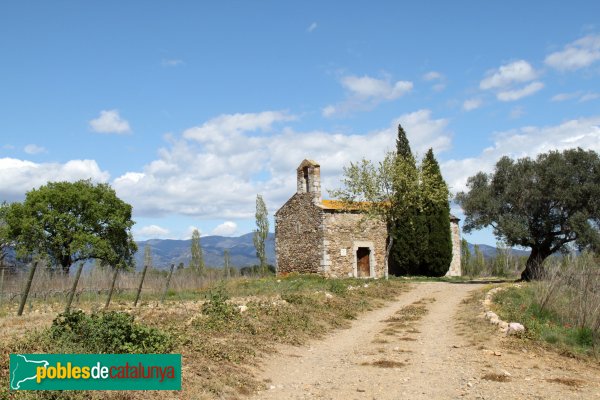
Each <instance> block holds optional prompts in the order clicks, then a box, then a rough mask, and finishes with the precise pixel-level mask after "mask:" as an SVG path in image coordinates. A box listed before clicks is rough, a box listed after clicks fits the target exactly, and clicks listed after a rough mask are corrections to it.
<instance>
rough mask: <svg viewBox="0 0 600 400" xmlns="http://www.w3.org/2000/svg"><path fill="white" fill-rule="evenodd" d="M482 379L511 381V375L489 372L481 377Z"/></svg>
mask: <svg viewBox="0 0 600 400" xmlns="http://www.w3.org/2000/svg"><path fill="white" fill-rule="evenodd" d="M481 379H485V380H486V381H494V382H510V377H508V376H507V375H504V374H494V373H489V374H485V375H484V376H482V377H481Z"/></svg>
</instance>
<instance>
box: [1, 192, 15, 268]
mask: <svg viewBox="0 0 600 400" xmlns="http://www.w3.org/2000/svg"><path fill="white" fill-rule="evenodd" d="M8 209H9V206H8V204H7V203H6V202H2V204H0V268H2V267H4V260H5V258H6V256H7V255H8V249H9V248H10V246H11V245H12V244H13V241H12V240H11V239H10V237H9V231H8V225H7V223H6V213H7V212H8Z"/></svg>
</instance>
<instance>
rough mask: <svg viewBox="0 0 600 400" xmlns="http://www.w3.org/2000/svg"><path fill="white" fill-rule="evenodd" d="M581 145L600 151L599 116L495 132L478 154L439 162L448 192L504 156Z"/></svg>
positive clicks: (456, 190) (463, 185) (459, 187)
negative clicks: (486, 145) (551, 124)
mask: <svg viewBox="0 0 600 400" xmlns="http://www.w3.org/2000/svg"><path fill="white" fill-rule="evenodd" d="M576 147H581V148H583V149H586V150H594V151H596V152H598V151H600V116H598V117H593V118H582V119H576V120H570V121H566V122H564V123H562V124H560V125H555V126H547V127H536V126H525V127H522V128H519V129H514V130H510V131H506V132H501V133H498V134H496V135H495V140H494V145H493V146H491V147H488V148H486V149H484V150H483V151H482V152H481V153H480V154H479V155H478V156H476V157H473V158H466V159H462V160H449V161H446V162H443V163H441V169H442V173H443V174H444V177H445V179H446V181H447V182H448V184H449V186H450V188H451V191H452V192H453V193H456V192H458V191H461V190H465V189H466V183H467V178H468V177H469V176H473V175H475V174H476V173H477V172H478V171H483V172H492V171H493V168H494V165H495V164H496V162H497V161H498V160H499V159H500V158H501V157H502V156H504V155H507V156H509V157H512V158H521V157H536V156H537V155H538V154H540V153H545V152H548V151H550V150H559V151H562V150H566V149H571V148H576Z"/></svg>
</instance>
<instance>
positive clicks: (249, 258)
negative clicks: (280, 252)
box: [135, 233, 275, 269]
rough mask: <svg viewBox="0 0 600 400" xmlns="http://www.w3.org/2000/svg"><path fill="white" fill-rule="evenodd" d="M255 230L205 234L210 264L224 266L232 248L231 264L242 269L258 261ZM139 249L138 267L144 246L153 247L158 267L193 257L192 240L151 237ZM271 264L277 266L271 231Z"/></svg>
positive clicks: (203, 242) (204, 247)
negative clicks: (228, 235) (239, 233)
mask: <svg viewBox="0 0 600 400" xmlns="http://www.w3.org/2000/svg"><path fill="white" fill-rule="evenodd" d="M252 237H253V233H247V234H245V235H242V236H239V237H225V236H203V237H201V238H200V245H201V247H202V253H203V255H204V262H205V263H206V265H207V266H209V267H222V266H223V252H224V251H225V250H226V249H228V250H229V255H230V257H231V264H232V265H233V266H235V267H238V268H241V267H245V266H250V265H255V264H258V258H257V257H256V249H255V248H254V242H253V240H252ZM136 243H137V245H138V251H137V253H136V254H135V261H136V266H137V268H138V269H139V268H141V267H142V266H143V263H144V248H145V247H146V245H149V246H150V249H151V251H152V263H153V265H154V267H155V268H158V269H164V268H168V267H169V266H170V265H171V264H175V265H178V264H179V263H180V262H182V263H183V264H184V265H185V266H188V265H189V263H190V260H191V257H192V256H191V252H190V248H191V245H192V241H191V240H171V239H150V240H145V241H140V242H136ZM266 252H267V263H269V264H273V265H275V234H273V233H269V236H268V237H267V243H266Z"/></svg>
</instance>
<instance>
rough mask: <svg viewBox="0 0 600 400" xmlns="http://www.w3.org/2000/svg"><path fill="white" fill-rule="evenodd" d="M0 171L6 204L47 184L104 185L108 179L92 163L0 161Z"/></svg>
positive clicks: (0, 192)
mask: <svg viewBox="0 0 600 400" xmlns="http://www.w3.org/2000/svg"><path fill="white" fill-rule="evenodd" d="M0 171H2V173H1V174H0V200H6V201H18V200H22V199H23V198H24V196H25V192H27V191H29V190H31V189H37V188H38V187H40V186H42V185H45V184H46V183H47V182H53V181H69V182H74V181H77V180H80V179H91V180H92V181H94V182H107V181H108V179H109V177H110V175H109V173H108V172H106V171H102V170H101V169H100V167H99V166H98V164H97V163H96V161H94V160H71V161H69V162H67V163H64V164H59V163H34V162H32V161H27V160H19V159H15V158H0Z"/></svg>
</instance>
